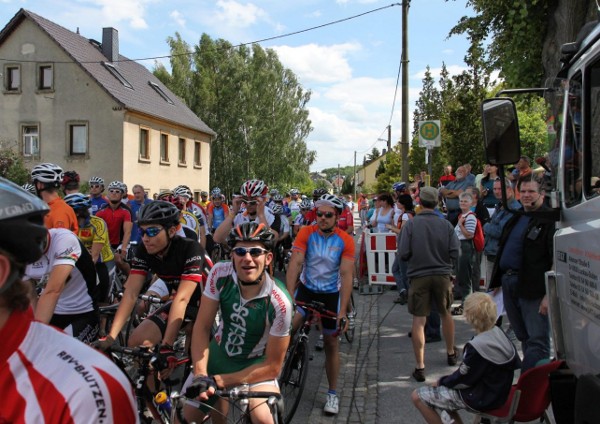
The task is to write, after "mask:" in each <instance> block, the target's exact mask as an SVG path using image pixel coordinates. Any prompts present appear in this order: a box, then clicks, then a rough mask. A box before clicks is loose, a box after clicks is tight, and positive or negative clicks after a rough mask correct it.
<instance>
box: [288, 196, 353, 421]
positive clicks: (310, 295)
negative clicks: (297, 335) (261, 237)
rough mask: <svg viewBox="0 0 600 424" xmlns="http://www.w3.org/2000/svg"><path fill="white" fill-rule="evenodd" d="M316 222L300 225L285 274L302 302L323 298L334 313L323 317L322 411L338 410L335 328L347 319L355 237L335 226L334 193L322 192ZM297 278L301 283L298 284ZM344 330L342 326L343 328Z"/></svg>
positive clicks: (338, 211) (338, 210)
mask: <svg viewBox="0 0 600 424" xmlns="http://www.w3.org/2000/svg"><path fill="white" fill-rule="evenodd" d="M315 207H316V215H317V224H316V225H310V226H306V227H302V228H301V229H300V231H299V233H298V235H297V237H296V240H295V242H294V245H293V247H292V257H291V259H290V263H289V266H288V271H287V274H286V283H287V289H288V291H289V292H290V293H294V297H295V299H297V300H300V301H302V302H307V303H308V302H311V301H313V300H316V301H319V302H323V303H324V304H325V307H326V308H327V309H328V310H330V311H332V312H335V313H337V314H338V315H337V320H332V319H326V318H322V320H321V323H322V327H323V335H324V342H325V370H326V373H327V379H328V381H329V391H328V393H327V401H326V403H325V408H324V411H325V413H328V414H337V413H338V411H339V398H338V396H337V392H336V388H337V378H338V375H339V367H340V358H339V340H338V337H337V329H338V328H339V327H340V321H341V320H342V319H346V311H347V309H348V303H349V301H350V295H351V293H352V271H353V269H354V240H353V239H352V237H351V236H350V235H349V234H348V233H345V232H344V231H342V230H340V229H339V228H338V227H337V221H338V218H339V215H340V214H341V213H342V210H343V209H344V204H343V202H342V201H340V199H338V198H337V197H336V196H333V195H330V194H325V195H323V196H321V197H320V198H319V200H317V201H316V202H315ZM298 281H300V284H298ZM297 311H298V312H299V313H298V314H297V315H296V316H295V317H294V329H297V328H299V327H300V325H301V323H302V320H303V317H304V316H305V315H306V312H305V311H304V310H303V309H302V308H298V309H297ZM343 330H345V329H343Z"/></svg>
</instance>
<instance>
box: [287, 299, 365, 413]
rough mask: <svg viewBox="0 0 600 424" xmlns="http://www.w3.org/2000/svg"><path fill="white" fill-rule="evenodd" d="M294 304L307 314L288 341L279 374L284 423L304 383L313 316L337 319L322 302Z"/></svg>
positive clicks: (293, 411) (295, 405)
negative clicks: (289, 341)
mask: <svg viewBox="0 0 600 424" xmlns="http://www.w3.org/2000/svg"><path fill="white" fill-rule="evenodd" d="M296 305H297V306H299V307H301V308H303V309H304V310H306V312H307V314H306V316H305V317H304V321H303V322H302V325H301V326H300V328H299V329H298V331H296V334H295V335H294V338H293V339H292V342H291V343H290V346H289V348H288V351H287V354H286V358H285V361H284V363H283V367H282V369H281V374H280V376H279V386H280V387H281V394H282V396H283V399H284V400H285V405H286V409H285V420H284V422H285V423H286V424H287V423H289V422H291V420H292V418H293V417H294V414H295V413H296V409H297V408H298V405H299V404H300V399H301V397H302V392H303V391H304V386H305V384H306V378H307V376H308V361H309V356H310V354H309V347H308V338H309V334H310V329H311V326H312V324H313V323H314V321H315V317H317V316H320V317H321V318H322V319H323V318H326V319H337V314H336V313H334V312H331V311H329V310H327V309H325V304H324V303H322V302H317V301H314V300H313V301H311V302H310V303H304V302H300V301H296ZM345 326H346V323H345V322H343V320H342V322H341V323H340V328H341V329H343V328H344V327H345ZM338 334H339V330H338ZM352 337H354V333H352Z"/></svg>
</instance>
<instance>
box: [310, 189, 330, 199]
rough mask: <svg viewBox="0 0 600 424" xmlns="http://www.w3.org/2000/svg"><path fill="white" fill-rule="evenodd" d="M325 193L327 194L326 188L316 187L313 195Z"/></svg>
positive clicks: (317, 195)
mask: <svg viewBox="0 0 600 424" xmlns="http://www.w3.org/2000/svg"><path fill="white" fill-rule="evenodd" d="M324 194H327V190H325V189H324V188H315V189H314V190H313V197H321V196H323V195H324Z"/></svg>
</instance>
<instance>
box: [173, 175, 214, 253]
mask: <svg viewBox="0 0 600 424" xmlns="http://www.w3.org/2000/svg"><path fill="white" fill-rule="evenodd" d="M173 195H174V196H176V197H178V198H179V201H180V202H182V204H183V205H184V206H185V207H184V210H186V211H187V212H189V213H192V214H193V215H194V216H195V217H196V219H197V220H198V223H199V224H200V227H199V228H198V234H199V235H200V244H202V247H204V248H205V249H206V247H207V244H206V243H207V236H208V235H209V234H210V233H211V228H210V226H209V225H208V219H207V215H206V209H204V208H203V207H202V206H200V204H199V203H196V202H194V201H193V200H192V198H193V197H194V194H193V193H192V190H191V189H190V188H189V187H188V186H186V185H178V186H177V187H175V188H174V189H173Z"/></svg>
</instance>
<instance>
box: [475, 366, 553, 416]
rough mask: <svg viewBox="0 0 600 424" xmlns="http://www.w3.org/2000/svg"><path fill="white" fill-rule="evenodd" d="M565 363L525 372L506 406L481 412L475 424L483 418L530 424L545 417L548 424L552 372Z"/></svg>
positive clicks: (539, 367) (507, 400) (511, 392)
mask: <svg viewBox="0 0 600 424" xmlns="http://www.w3.org/2000/svg"><path fill="white" fill-rule="evenodd" d="M562 364H563V361H552V362H549V363H547V364H544V365H540V366H537V367H535V368H531V369H529V370H527V371H525V372H524V373H523V374H522V375H521V376H520V377H519V381H517V384H515V385H513V386H512V388H511V390H510V394H509V395H508V399H506V402H505V403H504V405H502V406H501V407H500V408H498V409H493V410H491V411H484V412H479V413H478V414H477V415H476V416H475V420H474V421H473V423H474V424H477V423H479V422H480V421H481V419H482V418H486V419H488V420H489V421H490V422H492V423H514V422H528V421H533V420H536V419H539V418H542V417H544V418H545V420H546V422H548V416H547V415H546V410H547V409H548V406H549V405H550V379H549V378H548V376H549V375H550V373H551V372H553V371H556V370H557V369H558V368H560V366H561V365H562Z"/></svg>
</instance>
